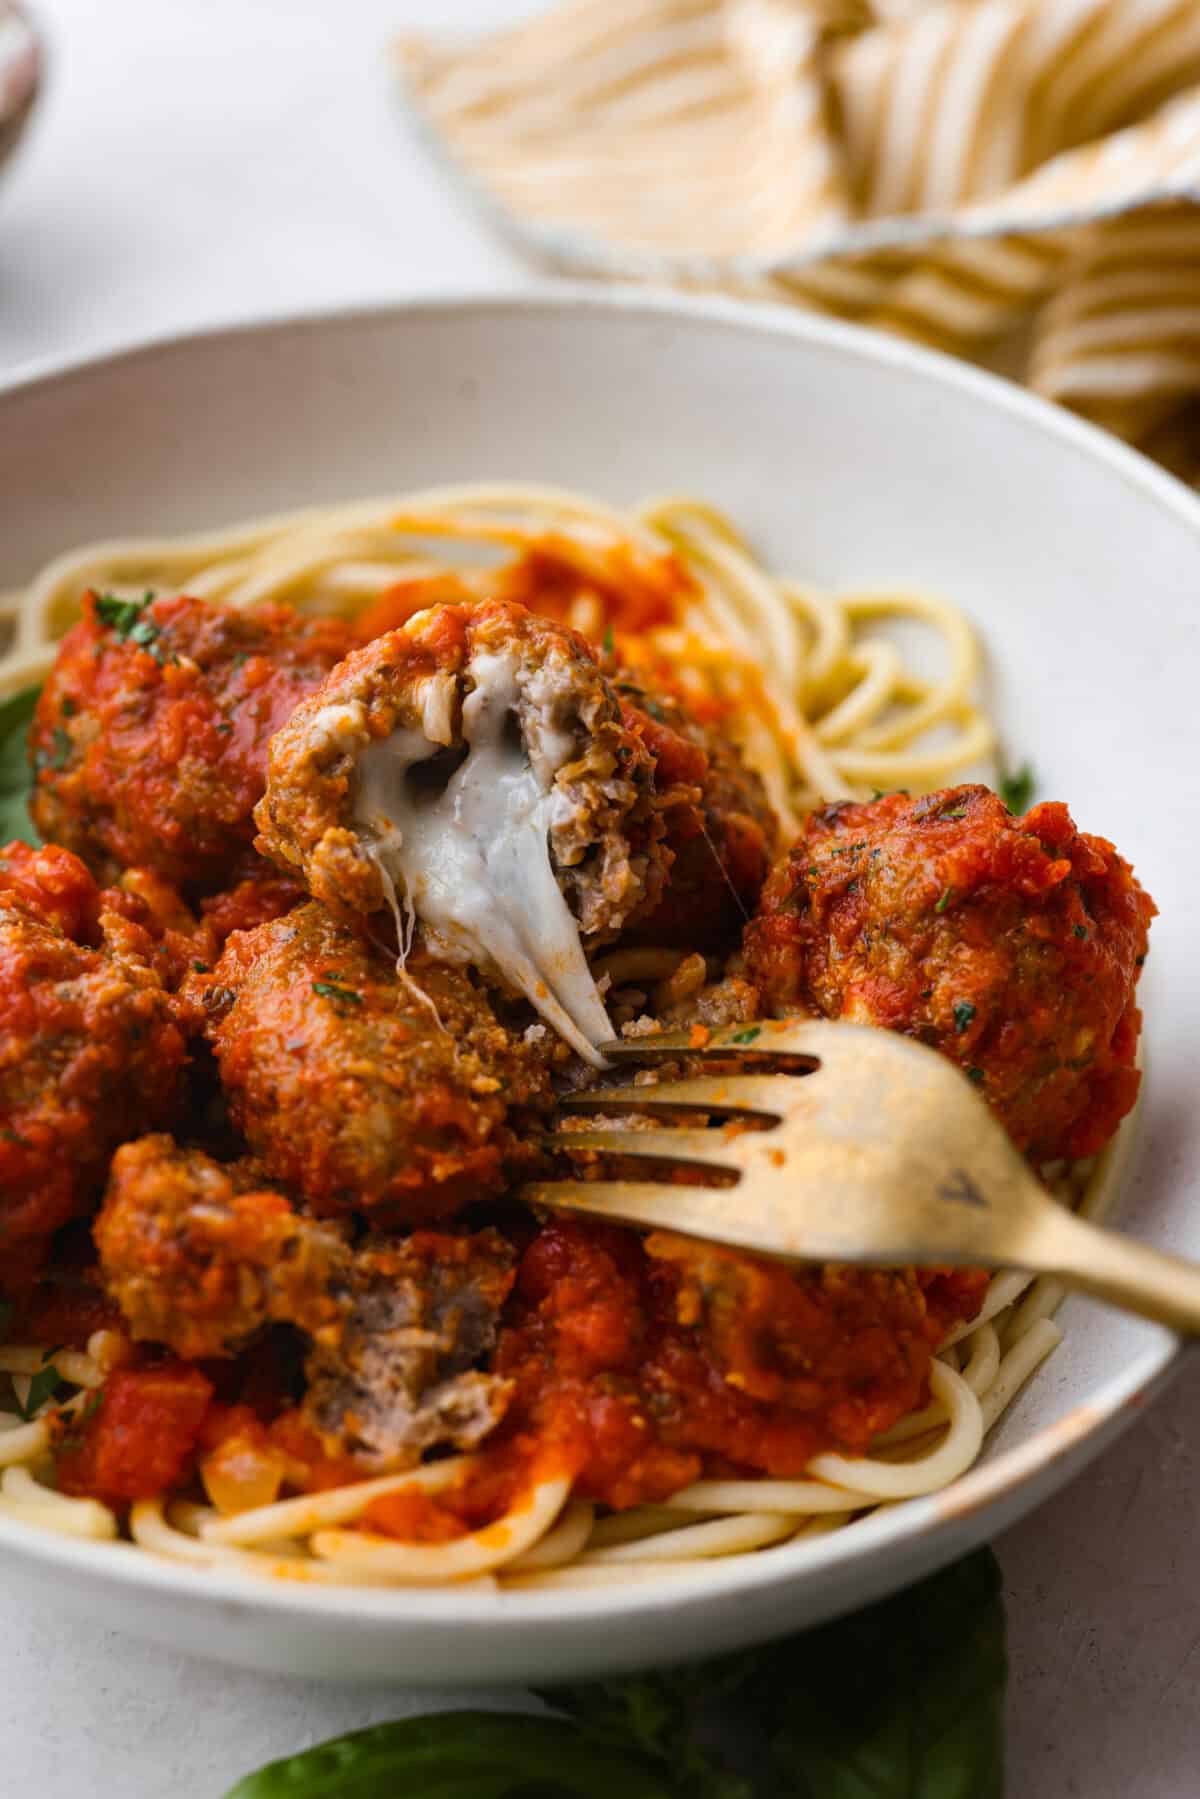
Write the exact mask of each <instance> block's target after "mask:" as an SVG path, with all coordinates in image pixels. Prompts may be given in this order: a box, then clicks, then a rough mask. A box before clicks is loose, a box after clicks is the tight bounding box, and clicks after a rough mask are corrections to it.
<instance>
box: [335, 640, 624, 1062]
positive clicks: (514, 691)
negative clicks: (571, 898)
mask: <svg viewBox="0 0 1200 1799" xmlns="http://www.w3.org/2000/svg"><path fill="white" fill-rule="evenodd" d="M471 673H472V675H473V677H474V680H475V689H474V691H473V692H472V693H471V694H469V695H468V697H467V698H466V700H465V701H464V702H463V709H462V736H463V740H464V742H465V743H466V745H467V747H468V754H467V755H466V757H465V759H464V760H463V761H462V762H461V763H460V764H459V766H458V767H457V768H455V769H454V771H453V773H452V774H451V775H450V778H449V780H448V781H447V782H446V784H445V786H444V787H442V788H441V789H440V790H435V789H434V788H432V787H427V786H424V785H423V784H422V783H421V782H419V781H413V780H410V779H407V778H406V777H407V776H408V774H409V771H410V770H411V769H413V768H414V767H415V766H416V765H417V764H419V763H428V762H429V761H430V756H431V749H432V745H431V742H430V739H429V738H428V737H426V736H425V735H424V733H423V732H420V731H412V730H409V731H397V732H393V734H392V735H391V736H390V737H386V738H383V739H381V740H380V741H379V742H377V743H374V744H371V745H370V746H369V747H368V748H367V749H366V750H365V751H364V752H363V753H362V754H361V755H360V757H359V759H358V777H359V784H358V794H357V799H356V803H355V817H356V819H357V821H358V822H359V823H360V824H361V825H363V826H365V827H366V828H367V829H369V830H370V831H371V833H372V835H373V838H374V849H373V853H374V856H375V858H376V860H377V862H378V865H379V867H380V870H381V872H382V873H384V874H385V875H386V876H387V877H388V879H387V880H386V881H385V886H387V885H389V883H391V884H394V887H395V888H397V889H399V891H400V893H401V894H402V896H403V898H404V900H405V903H406V909H408V910H409V913H410V916H411V913H412V912H415V913H416V915H417V917H418V918H420V920H421V922H422V924H423V925H424V927H425V930H426V932H427V934H429V935H430V936H431V938H433V939H436V947H437V949H438V950H439V951H440V952H441V953H442V954H444V955H446V956H448V957H451V958H453V959H455V960H460V961H464V962H476V963H478V962H481V961H482V962H489V963H492V964H494V965H495V967H497V968H498V969H499V970H500V972H501V973H502V974H503V975H504V977H505V978H506V979H507V980H508V981H509V982H511V984H512V985H513V986H514V987H515V988H517V989H518V990H519V991H520V992H521V993H524V994H525V995H526V997H527V998H528V999H529V1000H531V1001H532V1003H533V1004H534V1005H535V1006H536V1007H537V1009H538V1011H539V1012H540V1013H541V1014H542V1016H543V1018H545V1019H546V1021H547V1023H549V1024H551V1025H553V1026H554V1028H555V1030H556V1031H558V1032H559V1033H560V1035H561V1036H562V1037H564V1038H565V1039H566V1041H567V1042H568V1043H569V1044H570V1045H571V1046H572V1048H573V1049H575V1050H577V1051H578V1052H579V1054H580V1055H581V1056H584V1057H586V1059H587V1060H588V1061H589V1062H591V1063H593V1064H594V1066H596V1067H598V1068H600V1067H604V1066H605V1062H604V1057H603V1056H601V1055H600V1054H599V1053H598V1051H597V1050H596V1047H595V1046H596V1044H598V1043H603V1042H604V1041H605V1040H606V1039H607V1038H610V1037H611V1036H612V1034H613V1032H612V1026H611V1025H610V1023H609V1020H608V1014H607V1012H606V1011H605V1009H604V1003H603V1001H602V1000H601V998H600V994H599V992H598V990H597V987H596V983H595V981H594V980H593V979H592V975H591V971H590V970H589V968H588V965H587V962H586V960H585V959H584V954H583V947H582V945H581V944H580V941H579V927H578V925H577V924H576V922H575V919H574V918H573V917H572V916H571V912H570V909H569V907H568V906H567V902H566V900H565V899H564V898H563V895H562V892H561V890H560V888H559V885H558V882H557V880H556V879H555V875H554V870H553V868H552V866H551V863H550V846H549V829H550V825H551V823H552V822H553V819H554V815H555V808H556V805H557V804H559V803H560V801H559V800H558V798H557V796H556V795H555V793H554V791H553V787H552V782H553V777H554V774H555V773H556V772H557V770H558V769H559V768H561V767H562V766H563V764H564V762H566V761H567V760H569V758H570V756H571V755H572V754H573V750H574V745H573V742H572V739H571V737H570V736H569V734H566V733H562V732H557V731H544V732H542V733H540V734H538V736H537V740H536V741H535V742H531V743H530V744H529V747H528V750H527V749H526V746H525V744H524V743H523V742H522V739H521V733H520V731H519V730H518V729H516V728H514V726H515V717H514V715H515V712H516V708H517V705H518V701H519V699H520V693H519V689H518V685H517V673H516V665H515V663H514V661H513V659H512V658H511V657H510V656H505V655H479V656H476V657H475V659H474V661H473V662H472V664H471ZM531 735H532V733H531ZM402 941H403V937H402Z"/></svg>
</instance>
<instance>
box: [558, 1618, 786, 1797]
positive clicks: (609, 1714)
mask: <svg viewBox="0 0 1200 1799" xmlns="http://www.w3.org/2000/svg"><path fill="white" fill-rule="evenodd" d="M764 1653H766V1654H769V1653H770V1650H769V1649H768V1650H766V1651H763V1650H757V1649H755V1650H748V1651H744V1652H742V1653H740V1654H737V1655H729V1656H723V1657H721V1658H720V1659H719V1660H715V1661H708V1662H699V1663H696V1664H693V1665H689V1666H687V1667H683V1668H672V1669H668V1670H667V1671H665V1672H663V1673H656V1674H637V1675H630V1676H628V1677H627V1678H625V1679H622V1680H606V1681H597V1682H594V1683H589V1684H587V1685H580V1686H565V1687H553V1688H548V1689H547V1690H545V1691H543V1692H540V1693H539V1694H538V1697H539V1698H540V1699H544V1700H545V1701H546V1703H547V1704H548V1705H553V1706H555V1707H557V1708H558V1710H560V1711H564V1712H567V1713H568V1714H569V1715H570V1716H571V1717H572V1718H574V1720H575V1722H576V1723H577V1724H578V1725H579V1727H580V1729H581V1730H583V1731H585V1732H586V1733H587V1735H588V1736H590V1737H592V1738H594V1739H596V1740H598V1741H600V1742H607V1743H612V1744H616V1745H617V1746H618V1747H627V1746H629V1745H630V1744H632V1745H633V1746H634V1747H636V1748H637V1749H638V1750H639V1751H640V1752H641V1753H642V1754H643V1755H646V1756H648V1757H650V1758H651V1759H652V1760H654V1761H656V1762H658V1763H660V1764H661V1765H662V1766H663V1767H664V1768H665V1769H668V1770H669V1771H670V1774H671V1777H672V1785H671V1791H672V1792H673V1793H675V1794H677V1795H678V1796H679V1799H751V1788H749V1787H748V1786H747V1785H746V1783H745V1782H744V1781H743V1780H741V1779H739V1778H738V1777H737V1776H736V1775H733V1774H729V1773H727V1772H725V1771H724V1770H723V1769H721V1768H718V1767H717V1766H715V1765H714V1763H713V1762H712V1760H711V1759H710V1758H709V1756H708V1755H707V1754H706V1753H705V1752H704V1750H703V1749H702V1748H701V1747H700V1746H699V1745H698V1744H697V1743H696V1742H694V1741H693V1732H694V1729H695V1727H696V1726H697V1724H700V1725H703V1724H704V1723H705V1722H707V1721H708V1720H709V1719H711V1717H712V1716H713V1713H714V1710H715V1708H716V1707H718V1706H720V1705H721V1704H722V1702H723V1701H724V1700H725V1699H727V1698H728V1697H730V1696H731V1695H732V1694H734V1693H736V1692H737V1690H738V1689H739V1688H740V1687H741V1686H743V1685H744V1684H745V1683H746V1681H747V1680H748V1679H749V1678H750V1676H751V1674H752V1673H753V1671H754V1669H755V1667H756V1666H757V1664H758V1659H759V1657H760V1656H761V1655H763V1654H764Z"/></svg>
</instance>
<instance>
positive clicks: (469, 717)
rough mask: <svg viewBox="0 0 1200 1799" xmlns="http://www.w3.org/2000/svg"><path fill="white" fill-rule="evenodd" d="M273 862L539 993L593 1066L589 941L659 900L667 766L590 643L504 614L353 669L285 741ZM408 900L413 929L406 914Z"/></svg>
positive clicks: (270, 820) (278, 769)
mask: <svg viewBox="0 0 1200 1799" xmlns="http://www.w3.org/2000/svg"><path fill="white" fill-rule="evenodd" d="M255 817H256V819H257V821H258V826H259V831H260V836H259V839H258V847H259V848H260V849H261V850H262V851H263V852H264V853H265V854H268V855H271V856H273V857H275V859H276V860H277V861H279V862H280V863H281V864H283V865H284V866H285V867H293V868H299V869H301V870H302V871H303V874H304V878H305V880H306V882H307V884H308V887H309V889H310V891H311V892H312V893H313V894H314V895H316V897H317V898H319V899H322V900H325V901H326V902H327V903H328V904H330V905H332V906H336V907H340V908H343V909H346V910H349V911H351V912H356V913H370V912H373V911H376V910H378V909H380V908H382V907H384V906H387V905H389V904H390V905H391V906H392V907H393V909H394V910H396V913H397V922H398V926H399V928H400V931H401V940H402V942H404V941H406V939H407V936H408V934H409V931H410V930H411V921H412V920H413V919H414V918H415V919H419V920H420V922H421V925H422V928H423V930H424V933H425V936H426V939H427V941H428V943H429V946H430V948H431V950H432V951H433V953H435V954H437V955H439V956H442V957H444V958H445V959H447V960H454V961H462V962H470V963H473V964H474V965H476V966H477V967H479V968H480V969H481V970H482V971H484V972H485V973H486V974H488V975H489V976H491V977H492V978H499V979H500V980H502V981H503V982H505V983H507V984H509V985H510V986H511V987H512V988H514V989H516V990H517V991H518V992H521V993H524V994H525V995H526V996H527V998H529V999H530V1000H531V1001H532V1003H533V1004H534V1005H535V1006H536V1007H537V1008H538V1009H539V1011H541V1012H542V1013H543V1015H544V1016H545V1018H546V1019H547V1021H548V1022H549V1023H550V1024H552V1025H553V1026H554V1027H555V1028H556V1029H557V1030H558V1031H559V1032H560V1033H561V1034H562V1035H563V1036H564V1037H565V1038H566V1039H567V1041H569V1042H570V1043H571V1044H572V1045H573V1046H574V1047H575V1048H576V1049H577V1050H578V1051H579V1052H580V1053H581V1054H583V1055H585V1056H587V1057H589V1059H591V1060H593V1061H597V1060H599V1058H598V1057H597V1055H596V1051H595V1045H596V1044H598V1043H600V1042H603V1041H604V1040H606V1039H607V1038H609V1037H611V1035H612V1030H611V1027H610V1025H609V1022H608V1019H607V1017H606V1015H605V1011H604V1006H603V1004H602V1002H601V1000H600V997H599V994H598V993H597V991H596V987H595V983H594V981H593V980H592V977H591V975H590V974H589V972H588V968H587V963H586V961H585V959H584V953H583V949H582V946H581V942H580V938H581V936H582V937H583V938H586V939H589V940H591V941H593V942H599V941H605V940H608V939H610V938H612V937H613V936H615V935H616V934H617V932H618V931H619V930H620V928H621V926H622V925H623V924H624V923H625V921H626V919H628V918H629V917H630V916H631V915H632V914H633V913H634V912H635V911H637V910H638V908H640V907H641V908H644V907H646V906H648V905H652V904H653V903H654V901H655V900H656V898H657V896H658V893H659V892H660V891H661V887H662V881H663V877H664V875H665V872H666V867H667V863H668V860H669V858H668V856H667V855H666V853H665V852H664V850H663V846H662V843H661V838H662V830H663V827H662V820H661V816H660V812H659V809H658V808H657V807H656V806H655V803H654V776H653V762H652V758H651V756H650V754H649V752H648V751H647V749H646V747H645V746H644V744H643V743H642V741H641V739H640V737H639V736H638V735H637V733H636V732H634V731H631V730H630V729H629V728H628V726H627V725H626V724H625V722H624V721H623V719H622V716H621V707H620V704H619V702H618V700H617V697H616V695H615V694H614V692H613V690H612V687H611V685H610V684H609V682H608V681H607V680H606V679H605V677H604V675H603V674H602V673H601V672H600V669H599V668H598V667H597V664H596V660H595V657H594V655H593V652H592V651H591V650H590V649H589V647H588V646H587V644H586V643H585V642H584V641H583V639H582V638H581V637H578V636H577V635H576V634H575V633H574V632H572V631H569V630H567V629H566V628H565V627H564V626H561V625H557V624H554V623H551V622H550V621H549V620H546V619H542V618H537V617H535V616H534V615H533V614H532V613H530V612H527V611H526V610H525V608H524V607H522V606H518V605H514V604H510V603H507V602H502V601H489V602H485V603H484V604H482V605H480V606H478V607H475V608H470V607H465V606H454V605H442V606H436V607H433V608H432V609H431V610H430V611H427V612H423V613H420V614H418V615H417V616H416V617H415V618H413V619H411V620H410V621H409V622H408V624H407V625H405V626H404V627H403V628H402V629H400V630H396V631H392V632H389V633H388V634H387V635H386V636H383V637H380V638H377V639H376V640H375V641H374V642H373V643H370V644H368V645H367V646H366V647H365V648H363V649H361V650H359V651H357V652H356V653H355V654H354V655H352V656H349V657H347V659H346V661H345V662H344V663H343V664H342V666H341V667H340V668H338V669H337V670H335V671H334V673H333V675H332V676H331V677H330V678H329V680H328V681H327V682H326V683H325V685H324V686H323V687H322V688H321V690H320V691H319V692H318V693H316V694H314V695H313V696H312V698H311V699H309V700H307V701H306V702H305V703H304V704H303V705H301V706H300V707H298V708H297V710H296V711H295V713H293V715H292V717H291V719H290V720H289V721H288V723H287V724H286V725H285V726H284V728H283V729H282V730H281V731H280V732H279V733H278V735H277V736H276V737H275V739H274V740H273V742H272V744H271V754H270V768H269V774H268V779H267V791H266V794H265V797H264V798H263V800H262V802H261V804H260V805H259V807H258V808H257V811H256V813H255ZM398 898H399V899H401V900H402V901H403V903H404V906H405V908H406V911H407V913H408V918H409V921H410V922H409V926H408V929H407V930H406V929H405V927H404V926H403V924H402V923H401V921H400V919H399V911H398V903H397V902H398Z"/></svg>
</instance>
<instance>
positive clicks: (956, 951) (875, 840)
mask: <svg viewBox="0 0 1200 1799" xmlns="http://www.w3.org/2000/svg"><path fill="white" fill-rule="evenodd" d="M1154 912H1155V906H1154V903H1153V901H1152V900H1151V899H1150V898H1149V896H1148V895H1147V894H1146V893H1144V892H1143V890H1142V888H1141V887H1140V886H1139V885H1138V883H1137V881H1136V879H1135V878H1134V875H1133V872H1132V870H1131V869H1130V867H1129V864H1128V863H1127V862H1125V861H1123V860H1122V858H1121V857H1120V856H1119V855H1117V853H1116V851H1115V850H1114V848H1113V846H1112V845H1111V844H1110V843H1107V842H1105V840H1104V839H1103V838H1102V837H1091V836H1088V835H1087V834H1086V833H1084V832H1081V831H1077V830H1076V828H1075V825H1074V823H1073V821H1072V819H1071V815H1070V813H1069V812H1068V811H1067V808H1066V807H1065V806H1063V805H1057V804H1046V805H1039V806H1035V807H1034V808H1033V809H1032V811H1030V812H1028V813H1026V815H1025V816H1024V817H1023V818H1014V817H1013V816H1012V815H1011V814H1010V813H1009V812H1007V811H1006V809H1005V807H1004V805H1003V803H1002V802H1001V801H1000V800H999V799H998V798H997V796H996V795H995V794H994V793H990V792H989V791H988V790H987V789H986V788H985V787H955V788H948V789H945V790H943V791H942V792H939V793H930V794H926V796H925V797H924V798H923V799H919V800H912V799H909V797H908V796H907V795H906V794H899V793H897V794H889V795H887V796H885V797H884V798H881V799H878V800H874V801H872V802H870V803H869V804H864V805H860V804H854V803H851V802H847V803H843V804H840V805H835V806H828V807H825V808H823V809H822V810H821V811H818V812H816V813H814V814H813V815H812V817H811V818H810V819H809V820H808V822H807V824H806V826H805V829H804V833H803V835H802V836H801V837H800V839H799V841H798V842H797V843H796V845H795V846H794V848H793V849H792V850H791V852H790V853H789V855H788V856H787V857H786V859H785V860H784V861H783V862H781V863H780V864H779V865H778V866H777V867H776V869H775V870H774V872H773V873H772V875H771V877H770V880H769V881H768V883H767V887H766V890H765V892H764V894H763V900H762V906H761V908H760V911H759V913H758V915H757V917H756V918H755V919H754V921H753V923H752V924H751V925H750V927H749V929H748V930H747V932H746V939H745V948H746V957H747V963H748V968H749V973H750V975H751V978H752V979H753V980H755V981H756V982H757V984H758V986H759V987H760V989H761V991H762V994H763V998H764V1002H765V1004H766V1006H767V1008H768V1009H769V1010H770V1011H771V1012H774V1013H776V1014H779V1013H787V1012H790V1011H803V1012H813V1013H817V1014H820V1015H823V1016H825V1017H826V1018H847V1019H852V1020H855V1021H857V1022H859V1023H863V1024H877V1025H883V1026H885V1027H886V1028H888V1029H889V1030H896V1031H903V1032H904V1033H905V1034H906V1035H907V1036H911V1037H916V1038H918V1039H920V1040H921V1041H922V1042H924V1043H929V1044H932V1045H933V1046H934V1048H936V1049H939V1050H941V1051H942V1052H943V1054H945V1055H947V1056H949V1057H950V1058H951V1059H952V1060H953V1061H955V1062H957V1063H958V1064H959V1065H960V1067H962V1068H963V1069H965V1070H966V1072H967V1074H968V1076H969V1077H970V1079H971V1080H972V1081H974V1082H976V1083H977V1085H978V1086H979V1089H980V1091H981V1093H982V1094H983V1095H984V1096H985V1098H987V1099H988V1100H989V1102H990V1103H991V1106H992V1108H993V1110H994V1111H995V1113H996V1114H997V1116H998V1117H999V1118H1000V1120H1001V1122H1002V1123H1003V1124H1004V1125H1005V1126H1006V1128H1007V1130H1008V1132H1009V1134H1010V1136H1011V1137H1012V1139H1013V1141H1014V1143H1016V1145H1017V1146H1018V1148H1020V1149H1022V1150H1024V1151H1025V1152H1026V1154H1027V1155H1028V1156H1029V1157H1030V1158H1031V1160H1033V1161H1034V1162H1038V1163H1041V1162H1046V1161H1049V1160H1052V1159H1054V1158H1056V1157H1059V1156H1069V1157H1078V1156H1087V1155H1091V1154H1094V1153H1095V1152H1096V1151H1097V1150H1098V1149H1100V1148H1101V1147H1102V1146H1103V1145H1104V1143H1105V1142H1106V1141H1107V1140H1108V1138H1109V1137H1110V1136H1111V1135H1112V1133H1113V1131H1114V1130H1115V1129H1116V1127H1117V1125H1118V1124H1119V1123H1120V1121H1121V1119H1122V1118H1123V1117H1124V1116H1125V1114H1126V1113H1127V1112H1128V1111H1129V1109H1130V1107H1131V1106H1132V1105H1133V1102H1134V1099H1135V1098H1136V1096H1137V1089H1138V1081H1139V1075H1138V1071H1137V1069H1136V1068H1135V1067H1134V1053H1135V1050H1136V1046H1137V1037H1138V1032H1139V1029H1140V1026H1141V1017H1140V1014H1139V1012H1138V1010H1137V1007H1136V1005H1135V1003H1134V991H1135V988H1136V985H1137V979H1138V973H1139V970H1140V968H1141V965H1142V963H1143V961H1144V960H1145V956H1146V941H1147V928H1148V926H1149V922H1150V919H1151V918H1152V917H1153V915H1154Z"/></svg>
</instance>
